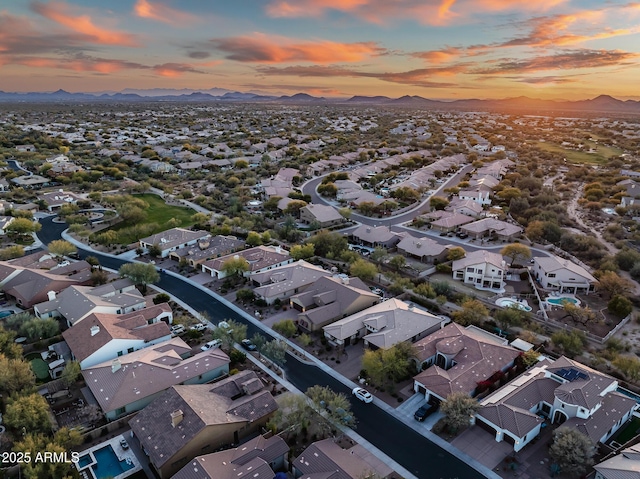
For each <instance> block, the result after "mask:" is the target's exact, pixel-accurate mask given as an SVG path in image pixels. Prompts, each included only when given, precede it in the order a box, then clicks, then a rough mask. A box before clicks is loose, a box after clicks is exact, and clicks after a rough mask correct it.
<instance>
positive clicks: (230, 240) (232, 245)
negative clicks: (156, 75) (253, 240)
mask: <svg viewBox="0 0 640 479" xmlns="http://www.w3.org/2000/svg"><path fill="white" fill-rule="evenodd" d="M244 246H245V242H244V241H243V240H240V239H238V238H236V237H235V236H224V235H216V236H210V237H207V238H204V239H201V240H199V241H198V243H197V244H195V245H193V246H186V247H184V248H179V249H177V250H175V251H171V252H170V253H169V258H171V259H173V260H175V261H181V260H182V259H184V260H185V261H187V262H188V263H189V266H191V267H192V268H198V269H199V266H200V264H201V263H204V262H205V261H208V260H210V259H213V258H218V257H220V256H224V255H228V254H230V253H234V252H236V251H240V250H242V249H243V248H244Z"/></svg>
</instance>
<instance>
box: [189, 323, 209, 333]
mask: <svg viewBox="0 0 640 479" xmlns="http://www.w3.org/2000/svg"><path fill="white" fill-rule="evenodd" d="M189 329H192V330H194V331H205V330H206V329H207V326H205V325H204V324H202V323H198V324H194V325H193V326H189Z"/></svg>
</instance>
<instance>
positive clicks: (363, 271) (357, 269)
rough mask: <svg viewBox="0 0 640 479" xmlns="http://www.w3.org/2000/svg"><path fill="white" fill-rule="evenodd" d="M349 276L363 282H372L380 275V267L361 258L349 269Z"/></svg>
mask: <svg viewBox="0 0 640 479" xmlns="http://www.w3.org/2000/svg"><path fill="white" fill-rule="evenodd" d="M349 274H350V275H351V276H355V277H357V278H360V279H363V280H369V281H371V280H373V279H374V278H375V277H376V275H377V274H378V267H377V266H376V265H375V264H373V263H370V262H369V261H367V260H366V259H362V258H359V259H357V260H356V261H354V262H353V264H352V265H351V266H350V267H349Z"/></svg>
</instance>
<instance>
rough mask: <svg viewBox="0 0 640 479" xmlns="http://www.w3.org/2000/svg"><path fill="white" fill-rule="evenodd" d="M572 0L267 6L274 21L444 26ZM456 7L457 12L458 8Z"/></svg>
mask: <svg viewBox="0 0 640 479" xmlns="http://www.w3.org/2000/svg"><path fill="white" fill-rule="evenodd" d="M568 1H569V0H533V1H532V0H395V1H389V0H273V1H272V2H271V3H269V4H268V5H267V6H266V13H267V15H269V16H271V17H313V18H316V17H320V16H322V15H324V14H325V13H326V12H328V11H338V12H342V13H345V14H348V15H352V16H355V17H356V18H359V19H361V20H364V21H367V22H371V23H379V24H381V23H387V22H388V21H390V20H395V19H415V20H418V21H419V22H420V23H423V24H430V25H444V24H447V23H450V22H451V21H452V20H454V19H456V18H460V19H465V21H466V20H469V19H470V18H473V17H472V16H473V15H476V14H477V12H483V11H485V12H486V11H488V12H494V11H517V10H526V11H546V10H548V9H550V8H553V7H555V6H558V5H560V4H563V3H567V2H568ZM454 7H455V8H454Z"/></svg>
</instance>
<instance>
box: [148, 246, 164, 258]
mask: <svg viewBox="0 0 640 479" xmlns="http://www.w3.org/2000/svg"><path fill="white" fill-rule="evenodd" d="M147 253H149V256H151V257H152V258H158V257H160V256H162V248H160V245H159V244H158V243H154V244H152V245H151V246H149V248H148V249H147Z"/></svg>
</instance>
